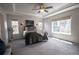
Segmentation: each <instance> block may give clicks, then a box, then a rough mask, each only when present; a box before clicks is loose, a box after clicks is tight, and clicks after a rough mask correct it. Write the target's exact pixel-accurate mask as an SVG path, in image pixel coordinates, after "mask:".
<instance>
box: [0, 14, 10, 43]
mask: <svg viewBox="0 0 79 59" xmlns="http://www.w3.org/2000/svg"><path fill="white" fill-rule="evenodd" d="M0 38H1V39H2V40H3V41H4V42H5V44H7V43H8V32H7V20H6V14H4V13H1V14H0Z"/></svg>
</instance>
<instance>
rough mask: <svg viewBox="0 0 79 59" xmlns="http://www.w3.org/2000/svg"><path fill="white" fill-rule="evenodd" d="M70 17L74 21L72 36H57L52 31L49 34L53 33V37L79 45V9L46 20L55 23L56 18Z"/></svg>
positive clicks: (72, 22)
mask: <svg viewBox="0 0 79 59" xmlns="http://www.w3.org/2000/svg"><path fill="white" fill-rule="evenodd" d="M70 15H71V16H72V21H71V33H72V35H65V34H55V33H52V32H50V31H49V33H51V36H54V37H57V38H61V39H64V40H68V41H72V42H76V43H79V8H77V9H73V10H70V11H67V12H63V13H60V14H57V15H54V16H51V17H49V18H47V19H46V20H51V21H53V19H55V18H60V17H65V16H70ZM50 26H51V25H50ZM51 28H52V27H50V29H51Z"/></svg>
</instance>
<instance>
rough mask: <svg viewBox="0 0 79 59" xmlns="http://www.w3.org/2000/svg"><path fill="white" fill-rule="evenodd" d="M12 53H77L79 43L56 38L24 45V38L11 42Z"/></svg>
mask: <svg viewBox="0 0 79 59" xmlns="http://www.w3.org/2000/svg"><path fill="white" fill-rule="evenodd" d="M13 47H14V53H13V54H14V55H77V54H79V45H77V44H72V43H70V42H66V41H63V40H59V39H56V38H49V40H48V41H47V42H40V43H36V44H33V45H28V46H25V42H24V39H22V40H15V41H14V42H13Z"/></svg>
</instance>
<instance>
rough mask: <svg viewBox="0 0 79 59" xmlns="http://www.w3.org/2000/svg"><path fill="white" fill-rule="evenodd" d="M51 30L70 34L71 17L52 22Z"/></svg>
mask: <svg viewBox="0 0 79 59" xmlns="http://www.w3.org/2000/svg"><path fill="white" fill-rule="evenodd" d="M52 32H53V33H62V34H71V19H67V20H60V21H54V22H52Z"/></svg>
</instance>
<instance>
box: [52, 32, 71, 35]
mask: <svg viewBox="0 0 79 59" xmlns="http://www.w3.org/2000/svg"><path fill="white" fill-rule="evenodd" d="M52 33H56V34H64V35H71V33H63V32H52Z"/></svg>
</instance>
